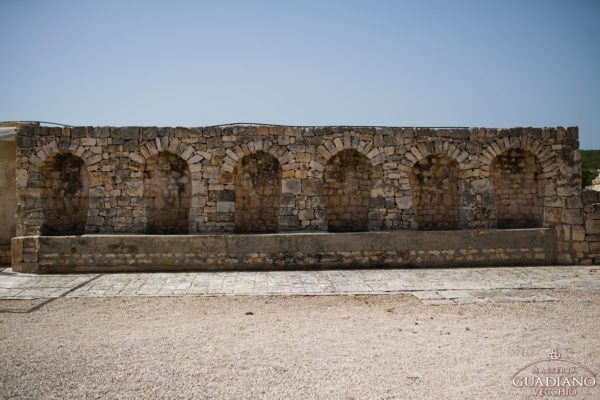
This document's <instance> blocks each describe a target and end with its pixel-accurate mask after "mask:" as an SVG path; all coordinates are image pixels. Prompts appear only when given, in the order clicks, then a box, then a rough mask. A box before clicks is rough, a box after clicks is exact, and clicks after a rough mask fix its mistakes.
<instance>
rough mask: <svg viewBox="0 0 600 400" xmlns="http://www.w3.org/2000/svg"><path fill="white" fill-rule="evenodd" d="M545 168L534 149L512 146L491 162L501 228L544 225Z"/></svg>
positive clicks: (497, 215)
mask: <svg viewBox="0 0 600 400" xmlns="http://www.w3.org/2000/svg"><path fill="white" fill-rule="evenodd" d="M542 174H543V170H542V167H541V165H540V163H539V160H538V158H537V157H536V156H535V155H534V154H533V153H532V152H530V151H527V150H523V149H520V148H509V149H508V150H506V151H504V152H502V153H500V154H498V155H497V156H496V157H494V160H493V161H492V162H491V164H490V170H489V176H490V181H491V183H492V188H493V189H492V190H493V193H494V198H495V204H496V221H497V226H498V228H534V227H540V226H542V221H543V212H542V207H543V204H544V199H543V196H544V179H543V178H542Z"/></svg>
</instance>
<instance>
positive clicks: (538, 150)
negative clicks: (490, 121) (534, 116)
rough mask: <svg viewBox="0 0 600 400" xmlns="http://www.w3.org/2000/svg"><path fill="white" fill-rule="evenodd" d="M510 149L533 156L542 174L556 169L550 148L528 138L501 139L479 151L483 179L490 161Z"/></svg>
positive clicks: (554, 157) (553, 155) (486, 174)
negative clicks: (522, 151)
mask: <svg viewBox="0 0 600 400" xmlns="http://www.w3.org/2000/svg"><path fill="white" fill-rule="evenodd" d="M510 149H519V150H524V151H528V152H530V153H531V154H533V155H534V156H535V157H536V158H537V160H538V162H539V163H540V166H541V167H542V173H544V174H548V173H551V172H552V171H554V170H555V169H556V168H557V167H558V164H557V163H556V161H555V160H556V153H555V152H554V150H552V148H551V147H550V146H547V145H545V144H543V143H542V142H541V141H540V140H538V139H534V138H532V137H530V136H522V137H520V138H518V137H517V138H515V137H512V138H509V137H502V138H497V139H496V140H495V141H494V142H492V143H491V144H489V145H488V146H487V147H485V148H484V149H483V150H482V151H481V156H480V157H479V161H480V162H481V174H482V175H483V176H484V177H489V176H490V165H491V164H492V161H494V159H495V158H496V157H497V156H499V155H501V154H503V153H505V152H506V151H508V150H510Z"/></svg>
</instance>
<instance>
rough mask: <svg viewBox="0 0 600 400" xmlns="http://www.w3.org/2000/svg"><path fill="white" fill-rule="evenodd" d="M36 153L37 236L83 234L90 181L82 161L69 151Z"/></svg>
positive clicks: (57, 149) (55, 149)
mask: <svg viewBox="0 0 600 400" xmlns="http://www.w3.org/2000/svg"><path fill="white" fill-rule="evenodd" d="M52 150H54V151H48V152H45V151H43V150H42V151H41V152H44V154H39V155H38V157H39V160H40V165H39V174H40V184H41V191H40V200H41V206H42V213H43V220H42V223H41V226H40V234H41V235H81V234H84V233H85V231H86V225H87V216H88V208H89V188H90V178H89V174H88V171H87V165H86V163H85V161H84V160H83V159H82V158H81V157H79V156H77V155H75V154H72V153H70V152H67V151H60V149H59V148H58V146H56V147H55V148H52Z"/></svg>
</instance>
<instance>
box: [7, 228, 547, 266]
mask: <svg viewBox="0 0 600 400" xmlns="http://www.w3.org/2000/svg"><path fill="white" fill-rule="evenodd" d="M556 253H557V245H556V235H555V230H554V229H549V228H535V229H507V230H496V229H477V230H457V231H402V230H398V231H381V232H347V233H328V232H285V233H275V234H198V235H132V234H127V235H82V236H28V237H17V238H14V239H13V246H12V255H13V269H14V270H15V271H18V272H49V273H51V272H125V271H137V272H142V271H181V270H185V271H192V270H193V271H211V270H237V271H242V270H275V269H281V270H285V269H306V268H308V269H310V268H318V269H328V268H375V267H452V266H493V265H550V264H554V263H556Z"/></svg>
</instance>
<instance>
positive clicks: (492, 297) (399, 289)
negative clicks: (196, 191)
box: [0, 266, 600, 304]
mask: <svg viewBox="0 0 600 400" xmlns="http://www.w3.org/2000/svg"><path fill="white" fill-rule="evenodd" d="M540 289H576V290H584V291H596V292H600V266H559V267H494V268H441V269H368V270H365V269H361V270H330V271H267V272H189V273H137V274H73V275H33V274H20V273H15V272H12V270H11V269H9V268H7V269H2V270H0V299H55V298H59V297H115V296H188V295H193V296H202V295H292V294H296V295H297V294H300V295H331V294H389V293H410V294H412V295H414V296H416V297H418V298H419V299H421V300H422V301H423V302H424V303H427V304H453V303H474V302H505V301H506V302H509V301H551V300H554V298H553V297H552V296H550V295H548V294H546V293H544V291H540Z"/></svg>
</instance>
